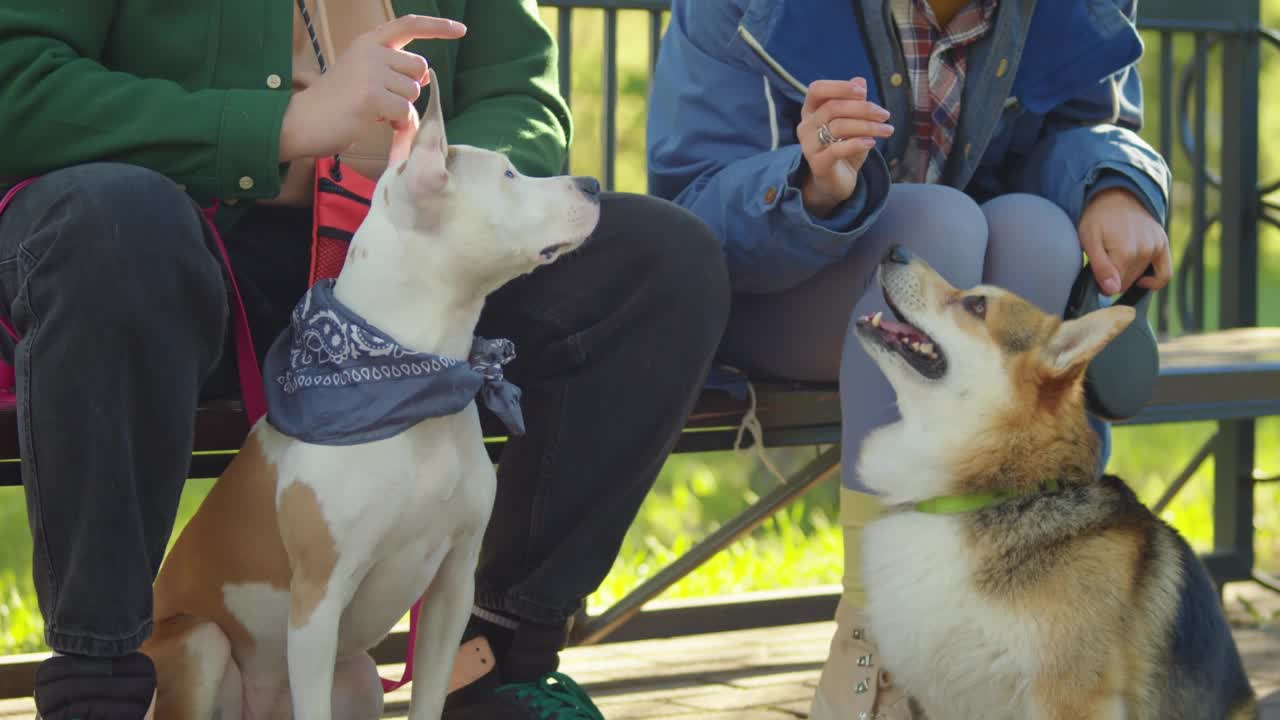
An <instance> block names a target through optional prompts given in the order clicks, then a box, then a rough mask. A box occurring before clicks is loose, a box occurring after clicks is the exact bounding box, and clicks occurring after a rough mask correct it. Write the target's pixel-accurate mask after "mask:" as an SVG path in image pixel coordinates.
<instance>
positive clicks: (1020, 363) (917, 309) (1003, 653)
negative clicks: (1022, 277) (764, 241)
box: [856, 248, 1257, 720]
mask: <svg viewBox="0 0 1280 720" xmlns="http://www.w3.org/2000/svg"><path fill="white" fill-rule="evenodd" d="M879 279H880V283H881V285H882V287H883V289H884V295H885V298H886V299H887V300H888V303H889V306H890V307H891V308H892V310H893V314H894V315H895V316H896V320H895V319H892V318H886V317H883V316H881V315H877V316H875V317H866V318H861V319H859V320H858V322H857V326H856V327H857V329H856V332H857V335H858V337H859V339H860V340H861V342H862V344H863V346H864V347H865V348H866V349H867V351H868V352H869V353H870V354H871V355H872V357H874V358H875V360H876V362H877V363H878V364H879V365H880V367H881V369H882V371H883V372H884V373H885V375H886V376H887V377H888V379H889V381H890V382H891V383H892V384H893V387H894V389H895V390H896V392H897V396H898V404H899V408H900V410H901V420H900V421H898V422H895V423H893V424H891V425H888V426H885V427H882V428H879V429H877V430H876V431H874V432H873V433H872V434H871V435H870V436H869V437H868V439H867V440H866V443H865V445H864V446H863V450H862V454H861V457H860V458H859V459H858V463H859V464H858V467H859V473H860V475H861V477H863V478H864V479H865V480H866V482H867V484H868V485H869V486H871V487H872V488H874V489H875V490H877V491H879V492H880V493H882V494H883V498H882V499H883V501H884V503H885V505H886V507H887V508H888V512H887V513H886V514H885V515H884V516H883V517H882V518H881V519H879V520H877V521H875V522H873V523H871V524H870V525H869V526H868V527H867V529H866V535H865V544H864V579H865V583H866V587H867V592H868V606H867V614H868V617H869V619H870V632H871V634H872V636H874V637H875V638H876V639H877V641H878V643H879V645H880V652H881V654H882V658H880V661H881V662H882V663H883V666H884V667H886V668H887V669H888V670H891V671H892V672H893V675H894V677H895V678H896V683H897V684H898V685H900V686H903V687H905V688H906V690H907V691H908V692H910V694H911V695H912V696H913V697H915V698H916V699H917V700H918V701H919V702H920V704H921V705H922V706H923V708H924V710H925V711H926V713H927V715H928V717H929V718H930V720H950V719H952V718H955V719H958V720H977V719H978V718H981V719H982V720H1088V719H1091V718H1098V719H1102V718H1107V719H1114V720H1119V719H1121V718H1123V719H1125V720H1236V719H1240V718H1252V717H1256V712H1257V711H1256V708H1255V700H1254V695H1253V692H1252V690H1251V688H1250V685H1249V682H1248V679H1247V677H1246V676H1245V672H1244V669H1243V666H1242V663H1241V661H1240V657H1239V654H1238V652H1237V649H1236V647H1235V644H1234V642H1233V640H1232V637H1231V633H1230V629H1229V627H1228V625H1227V622H1226V620H1225V618H1224V616H1223V612H1222V608H1221V605H1220V601H1219V600H1218V597H1217V593H1216V591H1215V588H1214V585H1213V583H1212V581H1211V580H1210V578H1209V575H1208V573H1207V572H1206V571H1205V569H1204V567H1203V566H1202V564H1201V563H1200V561H1199V560H1198V559H1197V558H1196V556H1195V555H1194V554H1193V553H1192V551H1191V549H1190V548H1189V547H1188V545H1187V543H1186V542H1185V541H1184V540H1183V539H1182V538H1181V537H1180V536H1179V535H1178V534H1177V533H1176V532H1175V531H1174V530H1173V529H1172V528H1170V527H1169V526H1168V525H1166V524H1165V523H1163V522H1162V521H1160V520H1159V519H1158V518H1157V517H1156V516H1155V515H1153V514H1152V513H1151V512H1150V511H1149V510H1148V509H1147V508H1146V507H1145V506H1143V505H1142V504H1141V503H1140V502H1139V501H1138V499H1137V498H1136V497H1135V496H1134V494H1133V492H1132V491H1131V490H1130V489H1129V488H1128V487H1127V486H1126V485H1125V484H1124V483H1123V482H1122V481H1121V480H1119V479H1118V478H1115V477H1111V476H1100V473H1099V472H1098V467H1097V466H1098V441H1097V438H1096V436H1095V434H1094V433H1093V432H1092V431H1091V430H1090V428H1089V427H1088V425H1087V423H1086V418H1085V413H1084V408H1083V390H1082V377H1083V375H1084V371H1085V368H1086V367H1087V365H1088V362H1089V359H1090V358H1091V357H1093V356H1094V354H1096V353H1097V352H1098V351H1099V349H1101V348H1102V347H1103V346H1105V345H1106V343H1107V342H1108V341H1110V339H1111V338H1113V337H1114V336H1115V335H1116V333H1118V332H1120V330H1122V329H1123V328H1124V327H1125V326H1127V325H1128V324H1129V323H1130V322H1131V321H1132V320H1133V317H1134V311H1133V309H1132V308H1130V307H1125V306H1115V307H1109V308H1106V309H1102V310H1098V311H1095V312H1092V313H1090V314H1088V315H1085V316H1084V317H1081V318H1079V319H1076V320H1072V321H1066V322H1064V321H1063V320H1062V319H1060V318H1057V317H1053V316H1050V315H1047V314H1045V313H1043V312H1041V311H1040V310H1039V309H1038V308H1036V307H1035V306H1033V305H1031V304H1030V303H1028V302H1026V301H1024V300H1022V299H1021V298H1018V297H1016V296H1014V295H1012V294H1010V293H1008V292H1006V291H1004V290H1001V289H998V288H994V287H976V288H973V289H970V290H959V289H956V288H954V287H952V286H951V285H949V284H948V283H947V282H946V281H944V280H943V279H942V278H941V277H939V276H938V274H937V273H936V272H934V271H933V270H932V268H930V267H929V266H928V264H927V263H926V262H924V261H923V260H920V259H918V258H914V257H912V256H911V255H910V254H909V253H908V252H907V251H906V250H904V249H902V248H894V249H892V250H890V252H889V253H887V254H886V256H885V258H884V260H883V262H882V263H881V266H880V270H879Z"/></svg>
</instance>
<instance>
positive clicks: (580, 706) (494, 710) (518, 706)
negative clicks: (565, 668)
mask: <svg viewBox="0 0 1280 720" xmlns="http://www.w3.org/2000/svg"><path fill="white" fill-rule="evenodd" d="M492 676H493V673H490V677H492ZM465 689H466V690H469V691H473V692H472V693H468V694H469V695H470V698H469V701H466V700H464V698H463V697H462V696H458V697H451V698H450V699H451V700H452V701H453V702H450V703H449V705H447V706H446V707H445V711H444V715H442V716H441V720H604V715H601V714H600V710H599V709H598V708H597V707H596V706H595V704H594V703H592V702H591V698H589V697H587V693H586V692H585V691H583V689H582V688H580V687H578V684H577V683H575V682H574V681H573V679H572V678H570V677H569V676H568V675H565V674H564V673H560V672H552V673H547V674H546V675H543V676H542V677H541V678H538V679H537V680H535V681H533V682H527V683H508V684H506V685H498V686H496V687H492V688H485V687H484V686H483V685H482V683H476V684H474V685H472V686H468V687H467V688H465ZM480 690H487V692H474V691H480Z"/></svg>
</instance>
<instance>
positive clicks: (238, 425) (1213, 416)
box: [0, 328, 1280, 485]
mask: <svg viewBox="0 0 1280 720" xmlns="http://www.w3.org/2000/svg"><path fill="white" fill-rule="evenodd" d="M1160 366H1161V367H1160V378H1159V380H1158V381H1157V382H1156V387H1155V391H1154V397H1153V398H1152V400H1151V402H1150V403H1149V404H1148V406H1147V408H1146V409H1145V410H1144V411H1143V412H1142V414H1141V415H1139V416H1138V417H1136V418H1133V419H1131V420H1127V421H1125V422H1123V423H1121V424H1125V425H1144V424H1153V423H1164V422H1187V421H1194V420H1220V419H1237V418H1249V417H1261V416H1266V415H1277V414H1280V328H1244V329H1238V330H1227V331H1220V332H1211V333H1201V334H1196V335H1188V336H1184V337H1179V338H1175V339H1172V340H1168V341H1165V342H1162V343H1161V344H1160ZM756 395H757V406H756V414H757V416H758V417H759V419H760V424H761V426H762V427H763V428H764V431H765V442H766V444H767V445H769V446H783V445H808V444H825V443H832V442H836V441H838V440H839V435H840V397H839V392H838V388H837V386H836V384H835V383H822V384H814V383H795V382H768V381H766V382H761V383H757V385H756ZM748 408H749V404H748V402H747V401H746V400H745V399H739V398H736V397H734V396H732V395H730V394H729V393H726V392H721V391H708V392H705V393H703V396H702V398H700V400H699V402H698V403H697V405H696V407H695V408H694V410H693V413H692V414H691V415H690V417H689V420H688V422H687V425H686V430H685V432H684V434H683V435H682V437H681V439H680V442H679V443H678V444H677V447H676V452H707V451H712V450H727V449H731V448H732V447H733V446H734V441H735V439H736V437H737V427H738V425H739V423H741V421H742V418H743V416H744V414H745V413H746V412H747V410H748ZM484 417H485V418H486V421H487V422H486V427H485V431H486V434H488V435H489V436H490V437H491V438H500V437H501V434H502V429H501V425H500V424H499V423H498V422H497V420H496V419H494V418H492V417H490V416H489V415H488V414H485V415H484ZM246 432H247V426H246V424H245V417H244V414H243V411H242V410H241V407H240V403H239V402H238V401H221V402H216V403H211V404H209V405H206V406H204V407H202V408H201V409H200V410H199V412H198V413H197V415H196V432H195V450H196V452H197V453H207V452H217V451H227V450H234V449H236V448H239V447H240V444H241V443H242V442H243V441H244V436H245V433H246ZM744 445H750V437H749V436H747V437H745V438H744ZM501 447H502V441H501V440H500V439H498V440H491V442H490V443H489V449H490V452H491V454H492V455H493V456H495V457H496V456H497V454H498V452H499V451H500V450H501ZM18 455H19V451H18V434H17V416H16V413H15V412H14V409H13V407H11V406H10V407H3V408H0V458H17V457H18ZM229 460H230V455H225V454H221V455H203V454H201V455H196V456H195V457H193V458H192V477H215V476H216V475H217V474H218V473H219V472H221V470H222V468H223V467H225V465H226V463H227V462H228V461H229ZM20 483H21V476H20V471H19V463H18V462H17V461H15V460H9V461H4V462H0V485H18V484H20Z"/></svg>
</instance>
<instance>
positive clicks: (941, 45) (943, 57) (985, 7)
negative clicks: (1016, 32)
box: [893, 0, 998, 183]
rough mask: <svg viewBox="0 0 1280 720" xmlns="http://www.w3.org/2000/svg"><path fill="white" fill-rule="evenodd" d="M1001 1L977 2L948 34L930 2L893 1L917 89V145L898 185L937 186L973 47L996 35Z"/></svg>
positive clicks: (902, 165)
mask: <svg viewBox="0 0 1280 720" xmlns="http://www.w3.org/2000/svg"><path fill="white" fill-rule="evenodd" d="M997 2H998V0H974V1H973V2H971V3H969V4H968V5H966V6H965V7H964V8H963V9H962V10H960V12H958V13H956V15H955V17H953V18H952V19H951V22H950V23H948V24H947V27H946V28H940V27H939V26H938V20H937V18H936V17H935V16H934V14H933V8H932V7H930V5H929V1H928V0H893V17H894V21H895V22H896V24H897V26H898V36H899V38H900V39H901V42H902V53H903V55H904V56H905V60H906V65H907V79H908V81H909V83H910V85H909V87H910V88H911V105H912V114H911V139H910V142H908V143H907V149H906V151H905V156H904V157H903V159H902V160H903V161H902V162H901V163H900V166H899V168H898V174H897V177H896V178H895V179H896V180H899V181H903V182H924V183H934V182H937V181H938V179H939V178H940V177H942V170H943V167H944V166H945V164H946V161H947V155H948V154H949V153H950V152H951V144H952V142H953V141H954V139H955V135H956V127H957V125H958V123H959V120H960V99H961V96H962V95H963V93H964V77H965V68H966V66H967V64H968V49H969V46H970V45H972V44H973V43H975V42H977V41H978V40H980V39H982V37H983V36H985V35H986V34H987V33H988V32H990V30H991V28H992V25H993V22H992V21H993V18H994V17H995V10H996V4H997Z"/></svg>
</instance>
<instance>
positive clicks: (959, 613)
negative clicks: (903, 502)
mask: <svg viewBox="0 0 1280 720" xmlns="http://www.w3.org/2000/svg"><path fill="white" fill-rule="evenodd" d="M962 532H963V531H962V526H961V524H960V523H959V522H958V521H956V520H955V519H954V518H949V517H945V516H935V515H922V514H915V513H912V514H901V515H891V516H888V517H885V518H883V519H881V520H878V521H876V522H874V523H872V524H871V525H869V526H868V527H867V528H866V530H865V535H864V544H863V563H864V565H863V568H864V577H865V580H866V587H867V598H868V600H867V614H868V617H869V620H870V625H871V632H872V634H873V636H874V638H875V639H876V641H877V643H878V644H879V646H880V652H881V654H882V656H883V657H882V660H883V667H885V668H886V669H887V670H889V671H891V672H892V673H893V674H894V675H896V676H898V677H899V678H900V679H901V681H902V682H901V683H900V684H905V685H907V686H909V687H911V688H913V692H914V691H915V689H917V688H918V689H923V692H922V693H919V694H917V699H918V700H919V701H920V702H921V703H922V704H923V705H924V706H925V708H926V710H927V711H929V717H930V718H931V719H932V720H946V719H947V718H984V720H1006V719H1007V720H1027V718H1031V717H1033V715H1032V714H1031V712H1032V711H1031V710H1030V709H1029V704H1028V702H1029V696H1028V688H1027V687H1026V679H1027V678H1029V677H1030V676H1031V673H1029V672H1028V669H1030V668H1033V667H1035V666H1036V664H1037V661H1036V658H1037V657H1038V656H1039V653H1038V651H1037V648H1035V647H1031V646H1030V645H1028V644H1027V643H1028V638H1030V637H1035V633H1031V632H1027V629H1026V628H1023V627H1021V623H1022V622H1023V620H1022V619H1021V618H1019V617H1016V616H1014V615H1011V614H1010V613H1009V611H1008V610H1007V609H996V608H993V607H991V605H990V603H989V602H988V601H986V600H984V599H983V598H982V597H981V596H980V595H979V594H978V593H976V592H974V591H973V589H972V578H973V572H972V570H973V568H972V567H971V566H972V562H971V560H970V556H969V555H968V553H967V552H966V550H965V546H966V543H965V539H964V538H963V537H962V536H961V534H962ZM931 688H932V689H936V690H938V691H941V690H942V689H945V691H946V692H945V694H942V693H940V692H939V694H937V695H936V696H933V695H930V689H931Z"/></svg>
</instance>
